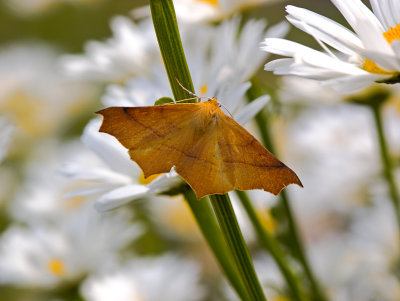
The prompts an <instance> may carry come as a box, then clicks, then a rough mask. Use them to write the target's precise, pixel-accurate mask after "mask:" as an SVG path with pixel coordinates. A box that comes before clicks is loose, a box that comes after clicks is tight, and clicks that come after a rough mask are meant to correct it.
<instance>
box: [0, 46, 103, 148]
mask: <svg viewBox="0 0 400 301" xmlns="http://www.w3.org/2000/svg"><path fill="white" fill-rule="evenodd" d="M57 56H58V54H57V53H56V52H55V51H54V50H53V49H52V48H51V47H49V46H47V45H44V44H33V45H32V44H18V45H10V46H8V47H3V48H2V49H0V80H1V86H0V114H1V115H4V116H5V117H6V118H7V119H8V120H10V122H11V123H13V124H14V125H15V134H14V138H15V141H16V142H15V143H14V144H15V145H18V147H17V146H16V147H15V148H13V147H12V146H11V148H10V151H17V152H19V153H21V152H27V151H30V150H32V146H35V145H38V144H39V143H38V144H36V143H37V142H38V141H40V140H38V138H43V137H48V136H51V135H54V134H55V133H57V131H60V130H64V128H63V127H64V126H66V125H67V124H68V123H69V122H71V120H72V119H73V118H76V116H79V114H83V113H84V112H86V111H87V110H88V109H89V108H90V107H91V106H92V105H93V103H94V100H95V96H96V95H97V91H96V89H94V87H93V86H89V85H87V84H82V83H79V82H77V81H75V80H71V79H67V78H66V77H65V76H63V75H61V73H60V70H59V69H58V67H57ZM14 144H13V145H14Z"/></svg>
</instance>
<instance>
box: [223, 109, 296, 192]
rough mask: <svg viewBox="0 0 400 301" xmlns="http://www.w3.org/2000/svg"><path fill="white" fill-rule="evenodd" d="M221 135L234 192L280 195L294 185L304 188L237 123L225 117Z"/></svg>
mask: <svg viewBox="0 0 400 301" xmlns="http://www.w3.org/2000/svg"><path fill="white" fill-rule="evenodd" d="M218 132H219V135H218V148H219V154H220V156H221V161H222V162H224V165H225V166H226V170H227V171H228V176H227V177H228V178H229V179H230V180H231V182H232V185H233V186H234V188H236V189H239V190H250V189H263V190H265V191H268V192H271V193H273V194H275V195H277V194H278V193H279V192H280V191H281V190H282V189H283V188H285V187H286V186H288V185H290V184H298V185H299V186H303V185H302V184H301V181H300V180H299V178H298V177H297V175H296V174H295V173H294V172H293V171H292V170H291V169H290V168H289V167H287V166H286V165H285V164H283V163H282V162H281V161H279V160H278V159H277V158H276V157H275V156H274V155H273V154H271V153H270V152H269V151H268V150H267V149H266V148H265V147H264V146H263V145H262V144H261V143H260V142H258V141H257V140H256V138H254V137H253V136H252V135H251V134H250V133H249V132H247V130H246V129H244V128H243V127H242V126H241V125H239V124H238V123H237V122H236V121H234V120H233V119H231V118H229V117H227V116H226V115H224V116H223V117H222V118H221V121H220V123H219V131H218Z"/></svg>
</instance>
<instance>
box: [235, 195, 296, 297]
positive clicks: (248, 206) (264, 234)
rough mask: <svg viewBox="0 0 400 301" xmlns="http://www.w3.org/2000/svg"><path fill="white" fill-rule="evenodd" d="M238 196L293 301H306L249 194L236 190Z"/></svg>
mask: <svg viewBox="0 0 400 301" xmlns="http://www.w3.org/2000/svg"><path fill="white" fill-rule="evenodd" d="M236 194H237V195H238V197H239V199H240V201H241V203H242V205H243V207H244V209H245V210H246V213H247V215H248V216H249V218H250V221H251V223H252V224H253V227H254V229H255V230H256V233H257V236H258V240H259V241H260V243H261V245H262V246H263V247H264V248H265V249H266V250H267V251H268V252H269V253H270V254H271V256H272V258H273V259H274V260H275V262H276V264H277V265H278V267H279V269H280V270H281V273H282V275H283V277H284V278H285V280H286V282H287V284H288V286H289V288H290V290H291V297H292V298H291V300H296V301H304V297H303V294H302V292H301V289H300V287H299V284H298V281H297V279H296V276H295V274H294V273H293V272H292V270H291V268H290V266H289V263H288V259H287V257H286V255H285V253H284V252H283V250H282V249H281V247H280V245H279V242H278V241H277V240H276V239H275V238H274V237H273V236H272V235H271V234H270V233H268V231H266V230H265V229H264V227H263V226H262V224H261V222H260V220H259V218H258V217H257V214H256V211H255V209H254V207H253V204H252V203H251V201H250V199H249V197H248V195H247V193H246V192H244V191H240V190H236Z"/></svg>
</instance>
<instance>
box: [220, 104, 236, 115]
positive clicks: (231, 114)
mask: <svg viewBox="0 0 400 301" xmlns="http://www.w3.org/2000/svg"><path fill="white" fill-rule="evenodd" d="M218 104H219V105H220V106H222V107H223V108H224V109H225V110H226V111H227V112H228V114H229V115H231V118H232V119H234V118H233V115H232V114H231V112H229V110H228V108H227V107H225V106H224V105H223V104H222V103H220V102H219V103H218Z"/></svg>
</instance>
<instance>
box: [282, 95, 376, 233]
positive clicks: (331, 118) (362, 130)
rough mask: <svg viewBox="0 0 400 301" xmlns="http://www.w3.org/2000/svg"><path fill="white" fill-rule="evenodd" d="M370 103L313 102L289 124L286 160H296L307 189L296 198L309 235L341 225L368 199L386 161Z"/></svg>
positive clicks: (292, 162)
mask: <svg viewBox="0 0 400 301" xmlns="http://www.w3.org/2000/svg"><path fill="white" fill-rule="evenodd" d="M371 133H374V124H373V119H372V116H371V115H370V112H369V110H368V108H366V107H363V106H357V105H351V104H346V103H342V104H337V105H332V106H319V107H318V106H315V105H314V106H313V107H310V108H309V109H307V110H304V111H303V112H302V114H300V115H299V116H298V117H297V118H296V119H295V120H293V121H292V122H291V124H290V125H289V127H288V128H287V132H286V135H287V137H286V138H285V141H283V142H282V143H283V145H282V146H281V147H282V148H283V149H284V153H283V157H284V158H285V162H287V163H288V164H289V165H291V166H296V171H297V174H298V175H299V177H300V178H301V180H302V182H303V184H304V189H302V190H292V191H291V192H292V194H293V195H292V196H293V198H294V200H298V201H295V202H293V204H294V205H295V207H296V210H297V213H298V215H299V217H300V220H301V224H302V227H303V228H304V232H305V234H306V236H307V238H308V239H309V240H317V239H319V238H320V237H321V235H322V236H324V235H326V231H333V232H335V231H337V230H338V229H337V228H338V227H339V228H340V229H341V227H342V226H343V223H344V224H345V222H346V219H347V217H348V216H349V215H352V214H354V213H355V212H356V211H357V210H358V208H359V207H360V206H361V205H363V204H365V203H366V202H367V201H368V198H369V197H370V196H369V195H370V194H371V189H372V188H373V186H374V185H373V183H374V182H375V181H376V179H377V178H379V172H380V161H379V152H378V150H377V149H376V145H375V142H374V141H375V137H374V135H373V134H371Z"/></svg>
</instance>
